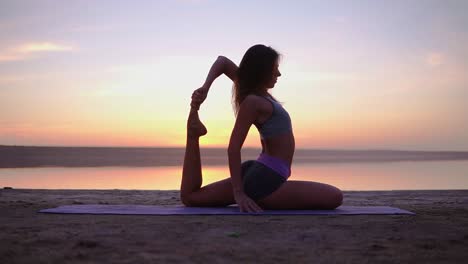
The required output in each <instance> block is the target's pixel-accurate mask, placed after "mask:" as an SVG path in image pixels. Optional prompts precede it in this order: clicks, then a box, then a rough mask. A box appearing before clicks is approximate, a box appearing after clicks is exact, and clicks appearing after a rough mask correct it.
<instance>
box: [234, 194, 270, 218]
mask: <svg viewBox="0 0 468 264" xmlns="http://www.w3.org/2000/svg"><path fill="white" fill-rule="evenodd" d="M234 199H235V200H236V203H237V205H238V206H239V209H240V211H241V212H247V213H259V212H262V211H263V209H262V208H260V206H258V204H257V203H255V201H254V200H252V199H251V198H250V197H248V196H247V194H245V193H244V192H237V193H235V194H234Z"/></svg>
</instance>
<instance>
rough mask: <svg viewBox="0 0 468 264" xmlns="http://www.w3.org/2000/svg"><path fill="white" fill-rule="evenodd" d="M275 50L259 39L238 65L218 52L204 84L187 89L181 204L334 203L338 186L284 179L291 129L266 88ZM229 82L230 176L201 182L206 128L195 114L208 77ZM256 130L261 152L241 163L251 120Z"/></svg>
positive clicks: (256, 207) (247, 207)
mask: <svg viewBox="0 0 468 264" xmlns="http://www.w3.org/2000/svg"><path fill="white" fill-rule="evenodd" d="M278 66H279V54H278V53H277V52H276V51H275V50H274V49H272V48H271V47H267V46H264V45H255V46H253V47H251V48H249V49H248V50H247V52H246V53H245V55H244V57H243V58H242V61H241V63H240V65H239V67H237V66H236V65H235V64H234V63H233V62H232V61H230V60H229V59H227V58H226V57H223V56H219V57H218V59H217V60H216V62H215V63H214V64H213V66H212V67H211V69H210V71H209V73H208V77H207V78H206V81H205V84H204V85H203V86H202V87H201V88H199V89H197V90H195V92H194V93H193V94H192V102H191V109H190V114H189V117H188V121H187V146H186V150H185V158H184V166H183V172H182V183H181V200H182V202H183V203H184V204H185V205H186V206H227V205H230V204H234V203H237V204H238V206H239V208H240V210H241V212H261V211H262V209H334V208H336V207H338V206H340V205H341V203H342V200H343V195H342V192H341V191H340V190H339V189H338V188H336V187H333V186H331V185H328V184H323V183H317V182H310V181H287V179H288V177H289V176H290V174H291V163H292V160H293V155H294V148H295V143H294V135H293V131H292V126H291V120H290V118H289V115H288V113H287V112H286V110H284V108H283V107H282V106H281V104H279V103H278V102H277V101H276V99H275V98H274V97H273V96H271V95H270V94H269V92H268V90H269V89H272V88H273V87H274V86H275V83H276V81H277V78H278V77H280V76H281V73H280V72H279V69H278ZM223 73H224V74H225V75H227V76H228V77H229V78H230V79H231V80H232V81H233V82H234V85H233V103H234V107H235V112H236V122H235V125H234V128H233V130H232V134H231V138H230V141H229V147H228V156H229V171H230V174H231V177H230V178H227V179H224V180H221V181H218V182H214V183H211V184H209V185H207V186H204V187H203V188H201V185H202V171H201V163H200V147H199V141H198V139H199V137H200V136H203V135H205V134H206V133H207V130H206V128H205V126H204V125H203V124H202V123H201V121H200V119H199V117H198V110H199V107H200V105H201V103H203V101H204V100H205V98H206V96H207V94H208V91H209V89H210V87H211V84H212V83H213V81H214V80H215V79H216V78H217V77H218V76H220V75H221V74H223ZM252 124H253V125H255V126H256V127H257V129H258V131H259V133H260V136H261V144H262V153H261V154H260V156H259V157H258V159H257V160H255V161H254V160H250V161H246V162H244V163H242V164H241V148H242V145H243V143H244V140H245V138H246V136H247V133H248V131H249V128H250V126H251V125H252Z"/></svg>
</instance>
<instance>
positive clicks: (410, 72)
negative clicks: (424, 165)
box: [0, 0, 468, 150]
mask: <svg viewBox="0 0 468 264" xmlns="http://www.w3.org/2000/svg"><path fill="white" fill-rule="evenodd" d="M466 10H468V2H466V1H431V0H429V1H410V2H408V1H391V2H379V1H377V2H376V1H370V0H369V1H352V2H351V1H350V2H348V1H323V2H322V1H294V4H292V3H289V2H285V1H211V0H203V1H163V0H162V1H136V2H130V1H93V2H92V3H90V2H89V1H80V0H78V1H73V2H68V1H66V2H65V1H53V0H46V1H25V0H14V1H13V0H7V1H2V2H1V3H0V113H1V114H0V145H38V146H45V145H52V146H174V147H183V146H184V144H185V125H186V116H187V114H188V111H189V104H190V96H191V93H192V91H193V90H195V89H197V88H199V87H200V86H201V85H202V84H203V82H204V80H205V78H206V74H207V73H208V70H209V68H210V66H211V64H212V63H213V62H214V60H215V59H216V57H217V56H218V55H224V56H226V57H228V58H230V59H231V60H232V61H234V62H235V63H236V64H239V62H240V60H241V58H242V56H243V54H244V52H245V51H246V50H247V49H248V48H249V47H250V46H252V45H254V44H257V43H263V44H266V45H270V46H272V47H273V48H275V49H276V50H278V51H279V52H280V53H281V54H282V56H283V57H282V61H281V64H280V71H281V73H282V76H281V77H280V78H279V79H278V83H277V84H276V87H275V88H274V89H273V90H271V92H272V94H273V95H274V96H275V97H276V98H278V99H279V100H280V101H281V102H283V105H284V107H285V108H286V109H287V110H288V112H289V113H290V115H291V117H292V121H293V129H294V132H295V137H296V146H297V147H298V148H340V149H363V148H364V149H383V148H390V149H419V150H468V133H466V131H468V115H467V114H466V113H467V111H466V99H467V98H468V75H467V74H466V73H467V72H468V30H467V27H466V26H467V25H468V16H466V13H465V12H466ZM241 14H242V15H241ZM231 86H232V83H231V82H230V80H229V79H228V78H227V77H225V76H221V77H220V78H219V79H218V80H216V81H215V83H214V84H213V86H212V88H211V91H210V94H209V95H208V99H207V100H206V102H205V104H203V105H202V107H201V110H200V117H201V119H202V121H204V123H205V125H206V126H207V128H208V135H207V136H206V137H204V138H202V140H201V144H202V145H203V146H211V147H213V146H215V147H226V146H227V144H228V141H229V136H230V134H231V130H232V127H233V125H234V121H235V119H234V118H235V117H234V114H233V111H232V106H231ZM245 145H246V146H250V147H258V146H259V135H258V132H257V131H256V129H255V128H252V129H251V131H250V133H249V137H248V138H247V140H246V142H245Z"/></svg>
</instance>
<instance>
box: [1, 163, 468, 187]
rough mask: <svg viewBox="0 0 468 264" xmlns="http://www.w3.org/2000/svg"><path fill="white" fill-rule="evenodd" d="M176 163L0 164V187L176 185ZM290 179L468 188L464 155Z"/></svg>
mask: <svg viewBox="0 0 468 264" xmlns="http://www.w3.org/2000/svg"><path fill="white" fill-rule="evenodd" d="M181 173H182V169H181V168H180V167H100V168H20V169H0V187H3V186H11V187H13V188H31V189H144V190H151V189H157V190H174V189H179V187H180V180H181ZM227 177H229V169H228V167H227V166H205V167H203V185H205V184H209V183H212V182H215V181H218V180H221V179H224V178H227ZM289 180H307V181H317V182H324V183H328V184H332V185H335V186H337V187H339V188H340V189H342V190H421V189H439V190H441V189H444V190H447V189H468V161H431V162H386V163H338V164H337V163H319V164H298V165H294V166H293V169H292V175H291V177H290V178H289Z"/></svg>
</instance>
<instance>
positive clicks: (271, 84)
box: [267, 61, 281, 89]
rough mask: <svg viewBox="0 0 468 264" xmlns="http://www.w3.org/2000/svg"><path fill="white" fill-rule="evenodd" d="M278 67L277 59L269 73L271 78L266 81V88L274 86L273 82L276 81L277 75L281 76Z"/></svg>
mask: <svg viewBox="0 0 468 264" xmlns="http://www.w3.org/2000/svg"><path fill="white" fill-rule="evenodd" d="M278 67H279V63H278V61H276V62H275V66H273V72H272V74H271V79H270V81H268V83H267V89H270V88H273V87H275V84H276V82H277V80H278V77H280V76H281V73H280V71H279V68H278Z"/></svg>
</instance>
